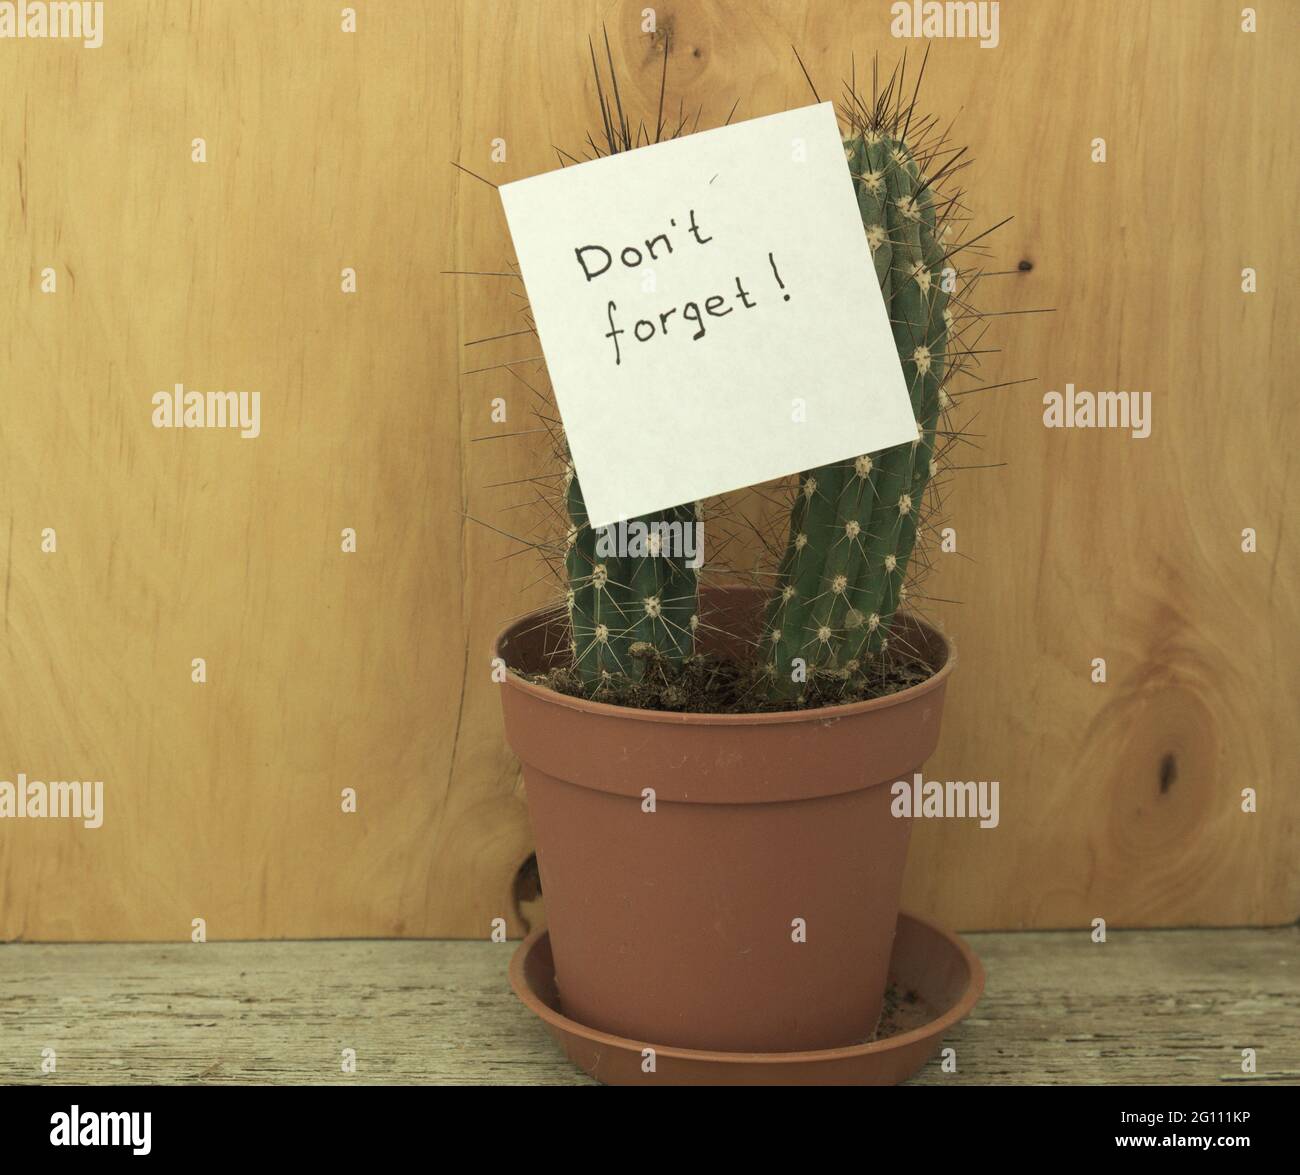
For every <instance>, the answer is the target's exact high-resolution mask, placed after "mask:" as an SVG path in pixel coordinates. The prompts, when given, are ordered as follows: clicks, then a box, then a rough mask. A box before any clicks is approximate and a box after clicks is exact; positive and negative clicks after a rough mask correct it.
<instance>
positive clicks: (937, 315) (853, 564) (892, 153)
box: [762, 126, 952, 701]
mask: <svg viewBox="0 0 1300 1175" xmlns="http://www.w3.org/2000/svg"><path fill="white" fill-rule="evenodd" d="M844 149H845V157H846V159H847V160H848V165H849V174H850V176H851V179H852V182H853V184H854V187H855V190H856V193H857V199H858V208H859V210H860V212H861V214H862V224H863V228H864V230H865V232H866V234H867V240H868V243H869V244H870V246H871V252H872V258H873V260H874V262H875V268H876V277H877V279H878V280H879V282H880V288H881V291H882V293H883V294H884V298H885V305H886V307H887V309H888V312H889V320H890V323H891V324H892V327H893V332H894V342H895V345H896V346H897V348H898V357H899V359H900V360H901V362H902V365H903V373H904V376H905V378H906V381H907V386H908V390H909V393H910V395H911V399H912V411H913V413H914V415H915V417H916V423H917V439H916V440H915V441H914V442H912V443H910V444H903V445H898V446H896V447H894V448H892V449H885V450H882V451H880V452H878V453H872V454H864V455H862V456H860V457H857V458H856V459H852V460H849V461H845V462H840V463H837V464H832V465H824V466H822V467H820V468H818V469H812V470H809V471H807V472H806V473H804V474H802V475H801V477H800V490H799V493H798V494H797V496H796V499H795V503H794V506H793V508H792V510H791V515H790V533H789V540H788V542H787V545H786V549H785V553H784V555H783V557H782V560H781V563H780V566H779V570H778V575H777V587H776V591H775V593H774V595H773V596H772V598H771V600H770V601H769V604H768V608H767V612H766V616H765V623H764V630H763V636H762V640H763V645H762V648H763V654H764V658H765V662H766V668H767V672H768V677H769V686H770V689H771V691H772V692H773V693H774V694H775V695H776V696H777V697H780V698H785V699H789V700H795V701H798V700H799V699H800V698H801V696H802V694H803V692H804V687H805V681H806V680H807V679H811V678H812V677H813V675H814V674H817V673H823V674H825V673H833V674H836V675H838V676H841V677H845V678H852V677H853V676H854V675H855V674H856V673H858V672H859V671H861V670H862V669H863V668H864V667H865V666H866V664H867V662H868V659H869V658H871V657H873V656H875V655H878V654H879V653H881V652H883V651H884V650H885V649H886V648H887V646H888V639H889V631H890V626H891V624H892V622H893V619H894V614H895V611H896V610H897V608H898V606H899V604H900V603H901V602H902V600H903V599H904V597H905V588H904V580H905V577H906V574H907V566H908V560H909V558H910V556H911V554H912V549H913V546H914V545H915V542H916V535H917V523H918V515H919V513H920V510H921V504H922V500H923V497H924V494H925V489H926V485H927V484H928V482H929V480H930V475H931V471H932V462H933V460H934V453H935V434H936V429H937V428H938V425H939V419H940V416H941V413H942V411H943V409H944V407H945V406H946V403H947V393H946V392H945V391H944V387H943V385H944V381H945V375H946V370H947V364H946V359H947V349H948V347H947V344H948V331H949V328H950V327H951V324H952V314H951V311H950V310H949V308H948V297H949V295H948V292H947V290H946V289H945V286H946V283H945V282H944V280H943V279H942V275H941V272H940V271H941V270H942V268H943V263H944V250H943V248H942V246H941V245H940V244H939V230H938V229H937V227H936V211H935V200H934V194H933V192H932V191H931V189H930V186H929V182H928V181H927V179H926V177H925V176H924V175H923V174H922V172H921V169H920V167H919V166H918V163H917V161H916V159H915V158H914V157H913V155H912V152H911V151H910V150H909V149H908V147H907V145H906V144H905V143H904V142H903V141H902V139H901V138H894V137H891V136H890V135H889V134H886V133H882V132H881V130H879V129H875V128H873V127H872V126H867V127H866V128H863V129H861V130H859V131H858V132H857V133H855V134H854V135H853V136H852V137H850V138H849V139H847V140H845V143H844ZM800 660H801V661H802V662H803V665H804V666H805V667H806V668H805V670H804V672H803V673H800V672H799V670H798V662H799V661H800Z"/></svg>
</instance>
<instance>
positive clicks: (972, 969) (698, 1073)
mask: <svg viewBox="0 0 1300 1175" xmlns="http://www.w3.org/2000/svg"><path fill="white" fill-rule="evenodd" d="M889 979H890V984H891V985H892V988H893V989H894V991H895V992H896V993H897V996H898V999H897V1003H896V1007H895V1008H893V1009H892V1010H891V1009H888V1008H887V1011H886V1014H885V1023H886V1030H887V1031H888V1030H889V1027H890V1022H891V1021H892V1023H893V1029H894V1031H893V1034H892V1035H888V1036H885V1037H884V1038H882V1039H879V1040H874V1041H872V1042H871V1043H870V1044H859V1045H849V1046H847V1047H845V1048H836V1049H818V1050H816V1051H814V1052H799V1053H728V1052H710V1051H707V1050H704V1049H682V1048H670V1047H668V1046H662V1047H661V1046H658V1045H655V1044H652V1043H650V1042H646V1041H639V1040H629V1039H627V1038H626V1037H622V1036H613V1035H611V1034H610V1033H608V1032H600V1031H598V1030H596V1029H594V1028H587V1027H586V1026H584V1025H582V1024H579V1023H577V1022H576V1021H574V1020H570V1019H569V1018H568V1017H567V1016H565V1015H564V1014H563V1012H562V1011H561V1010H560V998H559V992H558V990H557V988H556V984H555V964H554V961H553V960H552V957H551V940H550V936H549V934H548V933H547V932H546V931H545V930H535V931H534V932H533V933H532V934H530V935H529V936H528V937H527V938H526V939H524V941H523V942H522V943H521V944H520V946H519V948H518V950H516V951H515V954H514V958H512V959H511V960H510V986H511V987H513V988H514V991H515V995H517V996H518V997H519V998H520V1000H522V1001H523V1004H524V1006H525V1007H527V1008H528V1010H529V1011H530V1012H532V1013H533V1014H534V1015H536V1016H538V1017H540V1018H541V1020H542V1021H543V1022H544V1023H545V1024H546V1027H547V1029H548V1030H549V1031H550V1033H551V1035H552V1036H553V1037H555V1039H556V1040H557V1041H558V1042H559V1044H560V1047H561V1048H563V1049H564V1052H565V1055H566V1056H567V1057H568V1058H569V1060H571V1061H572V1062H573V1063H574V1064H575V1065H577V1066H578V1068H580V1069H582V1070H583V1071H584V1072H586V1073H589V1074H590V1075H591V1076H592V1077H594V1078H596V1080H597V1081H601V1082H604V1083H605V1084H606V1085H896V1084H898V1083H899V1082H900V1081H906V1080H907V1078H909V1077H911V1076H912V1075H913V1074H914V1073H916V1072H917V1070H919V1069H920V1068H921V1066H922V1065H924V1064H925V1063H926V1061H928V1060H929V1059H930V1058H931V1057H933V1056H934V1055H935V1053H937V1052H938V1051H939V1046H940V1045H941V1044H942V1043H943V1034H944V1033H945V1032H946V1031H947V1030H948V1029H949V1028H951V1027H952V1026H953V1025H954V1024H956V1023H957V1022H958V1021H959V1020H961V1019H963V1018H964V1017H965V1016H967V1015H968V1014H969V1013H970V1010H971V1009H972V1008H973V1007H974V1006H975V1003H976V1001H977V1000H978V999H979V998H980V995H981V994H982V993H983V991H984V968H983V967H982V966H981V965H980V961H979V959H978V958H976V956H975V952H974V951H972V950H971V949H970V947H968V946H967V945H966V944H965V943H964V942H962V940H961V939H960V938H958V937H957V936H956V935H955V934H950V933H949V932H948V931H946V930H941V929H940V928H939V927H937V926H933V925H931V924H930V923H929V922H925V921H922V920H921V919H920V918H915V917H913V916H912V915H910V914H899V916H898V928H897V931H896V932H895V935H894V949H893V954H892V956H891V957H890V962H889ZM886 1002H887V1005H888V1002H889V1001H888V1000H887V1001H886ZM647 1049H652V1050H653V1051H654V1072H651V1073H647V1072H643V1067H644V1065H645V1064H646V1063H647V1062H646V1060H645V1059H644V1052H645V1050H647Z"/></svg>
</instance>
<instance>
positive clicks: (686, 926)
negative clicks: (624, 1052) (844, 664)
mask: <svg viewBox="0 0 1300 1175" xmlns="http://www.w3.org/2000/svg"><path fill="white" fill-rule="evenodd" d="M702 606H703V610H704V611H703V617H704V619H705V621H706V628H705V629H704V630H705V631H715V630H721V631H724V632H728V633H734V634H737V635H738V636H739V637H740V638H742V639H743V638H744V637H745V636H746V635H751V636H752V635H753V634H754V633H756V632H757V630H758V621H759V615H760V610H761V606H762V598H761V593H760V592H758V591H757V590H755V589H750V588H713V589H706V592H705V596H704V599H703V600H702ZM898 623H899V624H900V625H902V628H903V631H902V632H901V633H900V634H899V636H900V637H902V638H903V639H905V640H907V641H908V643H909V645H910V646H911V647H913V648H915V649H916V650H918V651H919V652H920V654H921V655H922V657H923V658H924V659H925V660H926V661H927V663H928V664H930V665H931V667H932V668H933V669H934V674H933V676H931V677H930V678H928V679H927V680H926V681H924V682H922V683H921V684H920V685H917V686H913V687H912V688H910V689H907V690H903V691H901V692H899V693H896V694H892V695H890V696H888V697H884V698H877V699H874V700H872V701H867V702H857V703H854V704H852V705H846V706H834V707H827V708H823V709H816V710H806V711H792V712H789V713H774V714H675V713H665V712H660V711H651V710H636V709H631V708H628V707H621V706H611V705H604V704H601V703H597V702H589V701H585V700H583V699H580V698H573V697H568V696H565V695H562V694H559V693H556V692H555V691H553V690H549V689H546V688H544V687H542V686H539V685H534V684H532V683H530V682H528V681H525V680H524V679H523V678H522V677H520V676H518V675H517V674H515V673H511V674H509V675H508V676H507V678H506V682H505V686H504V689H503V691H502V704H503V708H504V713H505V726H506V736H507V738H508V739H509V741H510V745H511V746H512V747H513V749H514V751H515V753H516V754H517V755H518V756H519V759H520V761H521V762H522V764H523V774H524V784H525V789H526V791H527V796H528V809H529V813H530V816H531V818H532V824H533V832H534V836H535V838H536V845H537V863H538V868H539V872H540V874H541V880H542V893H543V895H544V897H545V901H546V916H547V924H548V928H549V931H550V943H551V950H552V952H553V955H554V963H555V974H556V985H557V988H558V992H559V998H560V1002H561V1005H562V1007H563V1012H564V1015H565V1016H567V1017H569V1018H570V1019H572V1020H575V1021H577V1022H578V1023H580V1024H583V1025H586V1026H587V1027H590V1028H594V1029H597V1030H600V1031H603V1032H607V1033H612V1034H614V1035H617V1036H622V1037H628V1038H631V1039H634V1040H648V1041H654V1042H656V1043H658V1044H663V1045H670V1046H676V1047H679V1048H688V1049H713V1050H723V1051H745V1052H785V1051H796V1050H811V1049H828V1048H838V1047H842V1046H847V1045H853V1044H858V1043H861V1042H863V1041H865V1040H867V1039H868V1038H869V1037H870V1036H871V1035H872V1033H873V1032H874V1031H875V1028H876V1023H877V1021H878V1019H879V1018H880V1011H881V1004H882V1000H883V997H884V991H885V983H886V976H887V970H888V966H889V959H890V952H891V949H892V946H893V939H894V928H895V924H896V922H897V919H898V905H899V891H900V889H901V887H902V880H903V866H904V863H905V861H906V857H907V842H908V837H909V834H910V831H911V821H910V819H906V818H896V817H895V816H893V815H892V814H891V811H890V806H891V800H892V796H891V793H890V785H891V784H892V783H893V782H894V781H896V780H900V779H903V780H907V779H911V777H912V774H913V772H915V771H917V770H919V769H920V768H921V766H922V765H923V764H924V762H925V760H926V758H927V756H929V754H930V753H931V751H932V750H933V749H934V746H935V743H936V742H937V740H938V737H939V719H940V715H941V713H942V710H943V697H944V689H945V686H946V685H947V680H948V675H949V674H950V673H951V672H952V670H953V667H954V665H955V663H956V655H955V652H954V650H953V648H952V645H951V644H950V643H949V642H948V641H947V640H946V638H944V636H943V635H942V634H940V633H939V632H938V631H937V630H935V629H933V628H931V627H930V626H928V625H926V624H924V623H922V622H921V621H919V620H917V619H915V618H914V617H906V616H905V617H902V618H900V620H899V621H898ZM566 639H567V633H566V632H565V625H564V622H563V620H562V619H555V620H548V619H547V617H546V616H544V615H543V614H541V613H534V614H532V615H529V616H526V617H524V618H523V619H521V620H519V621H517V622H516V623H514V624H512V625H511V626H510V627H509V628H507V629H506V630H505V632H503V633H502V634H501V636H500V638H499V639H498V641H497V647H496V653H497V655H498V656H500V657H502V658H504V659H505V661H506V664H507V665H510V666H511V667H513V668H518V669H522V670H524V671H525V672H537V671H541V670H544V669H546V668H548V667H549V665H550V664H551V663H552V662H551V657H552V656H553V655H555V653H554V651H555V650H558V649H562V648H563V647H564V642H565V640H566ZM724 643H725V640H724V641H720V642H719V644H718V646H717V647H719V648H720V649H721V646H722V644H724ZM651 798H652V799H653V803H651Z"/></svg>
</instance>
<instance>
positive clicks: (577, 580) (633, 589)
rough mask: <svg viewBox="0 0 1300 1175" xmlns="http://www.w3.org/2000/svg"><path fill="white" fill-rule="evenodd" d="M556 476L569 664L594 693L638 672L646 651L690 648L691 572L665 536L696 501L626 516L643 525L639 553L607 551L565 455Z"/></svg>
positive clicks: (689, 517)
mask: <svg viewBox="0 0 1300 1175" xmlns="http://www.w3.org/2000/svg"><path fill="white" fill-rule="evenodd" d="M564 478H565V483H566V485H565V501H566V504H567V508H568V514H569V532H568V536H567V538H566V551H565V571H566V573H567V577H568V591H567V593H566V596H567V602H568V610H569V622H570V628H571V644H570V649H571V652H572V655H573V668H574V670H575V671H576V672H577V674H578V676H579V678H580V679H581V681H582V683H583V686H584V687H585V688H586V690H587V691H588V692H590V693H593V694H599V693H600V692H601V690H602V689H605V688H607V687H608V686H611V685H613V684H614V683H615V682H616V681H619V680H626V681H638V680H640V678H641V677H642V675H643V673H644V671H645V668H646V665H647V662H648V658H649V657H652V656H658V657H660V658H662V659H665V660H667V661H670V662H679V661H681V660H682V659H683V658H685V657H687V656H689V655H690V654H691V653H692V652H694V649H695V633H696V630H697V628H698V627H699V616H698V612H697V609H698V605H697V573H696V570H695V569H694V568H692V567H690V566H688V565H687V560H686V559H685V558H684V557H683V556H682V554H681V551H680V549H679V548H676V547H675V545H674V543H673V542H672V541H670V536H674V535H680V534H681V532H682V530H683V529H684V528H686V527H688V526H694V525H695V523H696V522H697V519H698V514H699V507H698V506H674V507H673V508H672V509H670V510H665V511H662V512H660V513H658V514H651V515H645V516H644V517H642V518H638V519H633V520H632V523H641V524H644V525H645V528H646V532H647V543H646V547H647V550H646V553H645V554H641V553H638V552H632V553H613V554H611V553H609V552H608V551H606V550H605V548H604V544H603V543H602V533H601V531H602V530H603V528H597V529H593V528H592V527H591V526H590V525H589V524H588V520H587V508H586V504H585V503H584V501H583V497H582V489H581V487H580V486H579V484H578V478H577V475H576V474H575V473H574V469H573V464H572V462H571V461H570V462H568V463H567V464H566V466H565V473H564ZM632 523H630V524H629V526H631V525H632ZM673 528H676V530H674V529H673Z"/></svg>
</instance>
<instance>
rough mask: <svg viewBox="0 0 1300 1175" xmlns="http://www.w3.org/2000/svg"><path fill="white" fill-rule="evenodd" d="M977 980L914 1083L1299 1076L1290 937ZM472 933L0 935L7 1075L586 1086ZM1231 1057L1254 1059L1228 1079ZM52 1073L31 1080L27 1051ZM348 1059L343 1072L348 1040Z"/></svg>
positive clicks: (1026, 959)
mask: <svg viewBox="0 0 1300 1175" xmlns="http://www.w3.org/2000/svg"><path fill="white" fill-rule="evenodd" d="M970 942H971V945H972V946H973V947H974V948H975V950H976V952H977V953H978V954H979V956H980V957H981V959H982V960H983V961H984V965H985V968H986V970H987V973H988V982H987V987H986V989H985V994H984V997H983V999H982V1000H981V1002H980V1003H979V1004H978V1005H977V1006H976V1008H975V1012H974V1013H973V1015H972V1016H971V1017H970V1019H968V1020H966V1021H965V1022H963V1023H962V1024H960V1025H957V1026H956V1028H955V1029H954V1030H953V1031H952V1032H951V1033H950V1034H949V1035H948V1036H947V1037H946V1038H945V1041H944V1043H945V1046H947V1047H951V1048H953V1049H955V1050H956V1061H957V1071H956V1072H955V1073H945V1072H943V1071H942V1069H941V1068H940V1066H939V1063H938V1061H932V1062H931V1063H930V1064H928V1065H927V1066H926V1067H925V1068H924V1069H923V1070H922V1071H921V1072H920V1073H919V1074H918V1075H917V1076H916V1077H915V1078H913V1083H915V1084H918V1085H942V1084H1000V1085H1016V1084H1031V1085H1037V1084H1042V1085H1086V1084H1107V1085H1142V1084H1170V1085H1193V1084H1198V1085H1211V1084H1233V1085H1235V1084H1244V1083H1269V1084H1285V1085H1296V1084H1300V968H1298V966H1297V960H1298V959H1300V932H1298V931H1297V930H1296V929H1295V928H1288V929H1285V930H1220V931H1206V930H1193V931H1128V932H1120V933H1118V934H1114V935H1112V936H1111V937H1110V939H1109V941H1108V942H1106V943H1104V944H1100V945H1098V944H1094V943H1092V942H1091V940H1090V936H1089V935H1088V934H1086V933H1079V932H1075V933H1069V934H1066V933H1055V934H1053V933H1032V932H1031V933H1022V934H978V935H972V936H971V938H970ZM512 950H513V947H512V946H510V945H507V944H491V943H472V942H419V943H417V942H316V943H301V942H295V943H209V944H207V945H204V946H185V947H180V946H153V945H143V944H141V945H135V944H129V945H121V944H119V945H89V944H87V945H57V946H55V945H37V944H13V945H9V946H4V947H0V1041H3V1048H0V1083H2V1084H6V1085H9V1084H41V1083H44V1084H101V1083H117V1084H126V1085H134V1084H150V1083H171V1084H174V1083H183V1084H188V1083H200V1084H212V1085H219V1084H239V1083H253V1084H271V1085H275V1084H293V1083H303V1084H331V1083H333V1084H390V1083H412V1084H433V1085H444V1084H457V1085H579V1084H582V1085H586V1084H592V1083H591V1082H590V1081H589V1079H588V1078H587V1077H586V1076H585V1075H584V1074H583V1073H582V1072H581V1071H579V1070H578V1069H576V1068H574V1067H573V1066H572V1065H571V1064H569V1062H568V1061H567V1060H566V1059H565V1057H564V1055H563V1053H562V1052H561V1051H560V1049H559V1046H558V1045H556V1044H555V1043H554V1042H553V1041H552V1040H551V1038H550V1036H549V1035H548V1034H547V1032H546V1029H545V1028H544V1027H543V1025H542V1023H541V1021H539V1020H537V1019H535V1018H534V1017H533V1016H532V1015H531V1014H530V1013H528V1012H527V1011H526V1010H525V1009H524V1007H523V1005H522V1004H520V1003H519V1001H518V1000H516V999H515V997H514V995H513V994H512V993H511V991H510V986H509V983H508V982H507V979H506V966H507V963H508V961H509V957H510V954H511V951H512ZM1245 1048H1253V1049H1255V1051H1256V1058H1255V1065H1256V1071H1255V1072H1254V1073H1251V1074H1246V1073H1243V1072H1242V1069H1241V1064H1242V1053H1241V1050H1242V1049H1245ZM44 1049H53V1050H54V1051H55V1054H56V1058H55V1059H56V1066H57V1067H56V1070H55V1072H53V1073H42V1072H41V1064H42V1050H44ZM344 1049H354V1050H355V1052H356V1071H355V1072H354V1073H348V1074H344V1073H343V1071H342V1064H343V1059H342V1058H343V1050H344Z"/></svg>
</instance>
